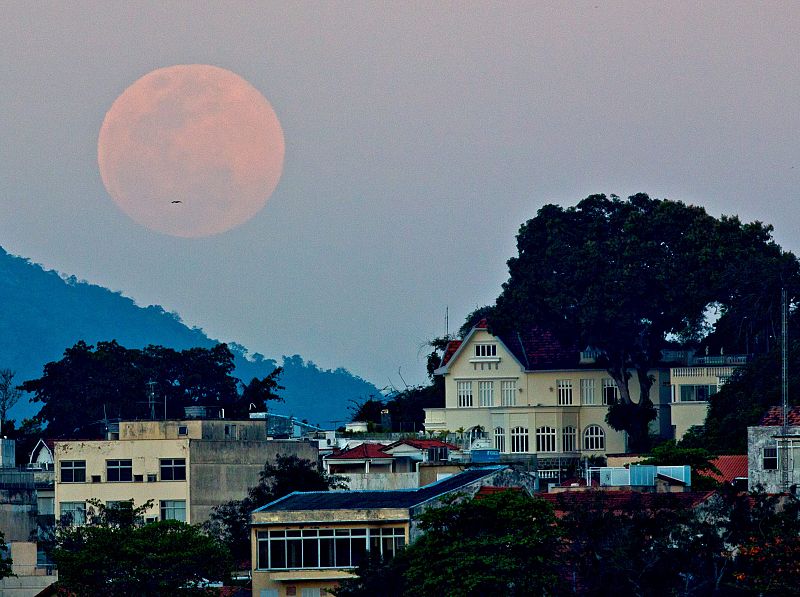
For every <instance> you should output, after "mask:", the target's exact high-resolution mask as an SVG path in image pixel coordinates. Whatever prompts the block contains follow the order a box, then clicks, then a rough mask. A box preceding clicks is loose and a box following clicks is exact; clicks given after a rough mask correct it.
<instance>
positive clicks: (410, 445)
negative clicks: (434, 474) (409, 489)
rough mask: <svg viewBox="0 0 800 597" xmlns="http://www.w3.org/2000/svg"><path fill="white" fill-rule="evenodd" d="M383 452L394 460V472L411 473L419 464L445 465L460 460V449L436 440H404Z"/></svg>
mask: <svg viewBox="0 0 800 597" xmlns="http://www.w3.org/2000/svg"><path fill="white" fill-rule="evenodd" d="M384 451H385V452H386V453H387V454H391V455H392V456H393V457H394V459H395V470H398V471H402V472H409V473H410V472H413V471H415V470H417V469H418V468H419V464H421V463H435V462H439V463H445V462H449V461H450V460H462V459H463V457H464V455H463V453H462V451H461V448H459V447H458V446H456V445H454V444H451V443H449V442H445V441H442V440H438V439H417V438H404V439H400V440H398V441H396V442H394V443H392V444H389V445H388V446H386V448H385V449H384Z"/></svg>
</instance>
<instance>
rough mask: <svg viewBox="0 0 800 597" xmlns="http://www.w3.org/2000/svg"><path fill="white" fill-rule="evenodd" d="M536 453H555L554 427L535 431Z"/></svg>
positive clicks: (540, 428)
mask: <svg viewBox="0 0 800 597" xmlns="http://www.w3.org/2000/svg"><path fill="white" fill-rule="evenodd" d="M536 451H537V452H555V451H556V430H555V428H554V427H546V426H545V427H539V428H538V429H537V430H536Z"/></svg>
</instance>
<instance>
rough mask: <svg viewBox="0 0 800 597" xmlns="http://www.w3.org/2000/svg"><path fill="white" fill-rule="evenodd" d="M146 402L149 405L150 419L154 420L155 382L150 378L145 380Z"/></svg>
mask: <svg viewBox="0 0 800 597" xmlns="http://www.w3.org/2000/svg"><path fill="white" fill-rule="evenodd" d="M145 385H147V403H148V404H149V405H150V420H152V421H155V420H156V390H155V386H156V382H154V381H153V380H152V379H151V380H150V381H148V382H147V384H145Z"/></svg>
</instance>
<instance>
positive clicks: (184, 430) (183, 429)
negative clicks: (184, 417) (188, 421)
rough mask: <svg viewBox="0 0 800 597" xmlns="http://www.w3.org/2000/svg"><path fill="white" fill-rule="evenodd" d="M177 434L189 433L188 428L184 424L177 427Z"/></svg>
mask: <svg viewBox="0 0 800 597" xmlns="http://www.w3.org/2000/svg"><path fill="white" fill-rule="evenodd" d="M178 435H189V428H188V427H187V426H186V425H180V426H179V427H178Z"/></svg>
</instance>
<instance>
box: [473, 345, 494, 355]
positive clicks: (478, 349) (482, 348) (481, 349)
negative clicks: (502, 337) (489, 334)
mask: <svg viewBox="0 0 800 597" xmlns="http://www.w3.org/2000/svg"><path fill="white" fill-rule="evenodd" d="M475 356H476V357H478V358H485V357H496V356H497V344H476V345H475Z"/></svg>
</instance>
